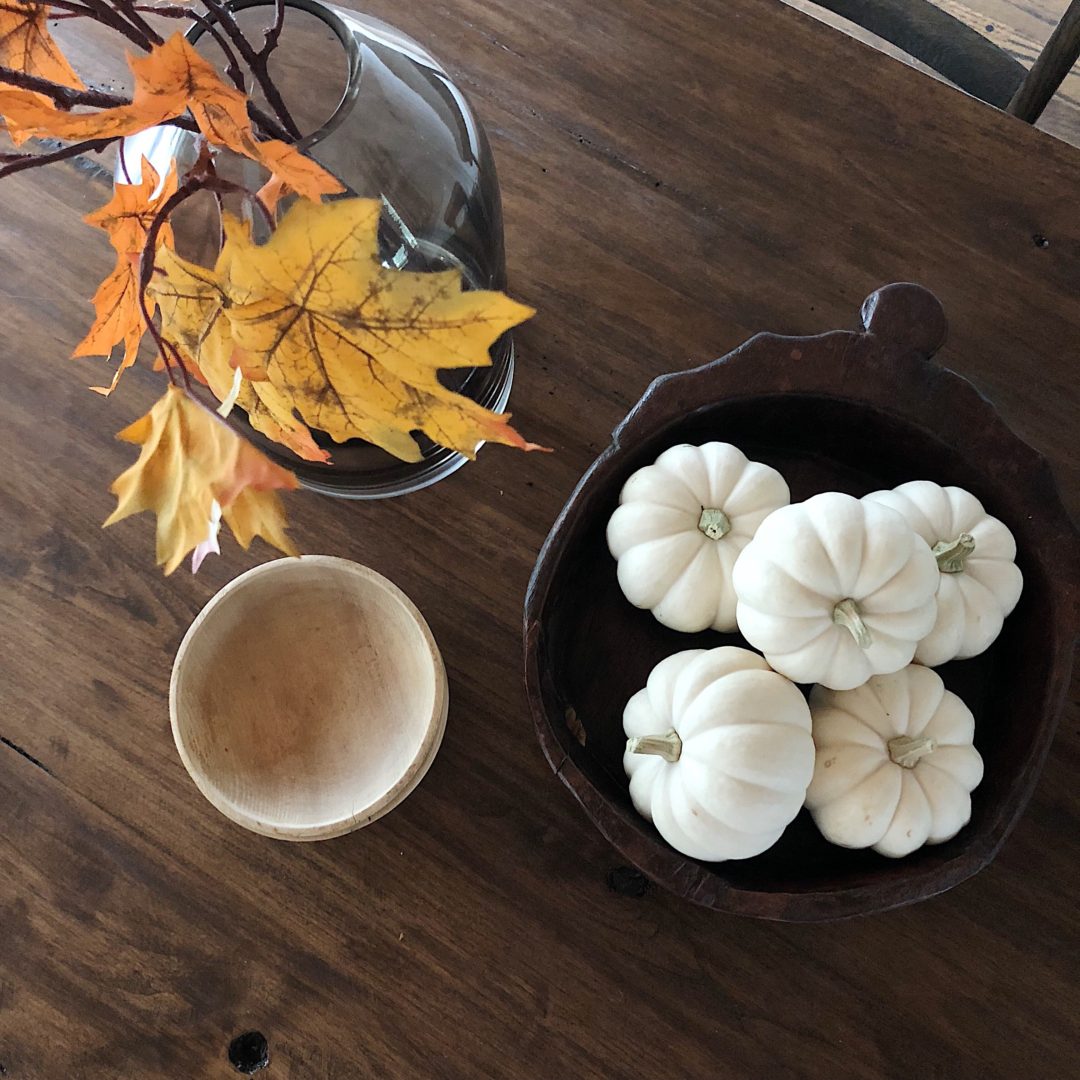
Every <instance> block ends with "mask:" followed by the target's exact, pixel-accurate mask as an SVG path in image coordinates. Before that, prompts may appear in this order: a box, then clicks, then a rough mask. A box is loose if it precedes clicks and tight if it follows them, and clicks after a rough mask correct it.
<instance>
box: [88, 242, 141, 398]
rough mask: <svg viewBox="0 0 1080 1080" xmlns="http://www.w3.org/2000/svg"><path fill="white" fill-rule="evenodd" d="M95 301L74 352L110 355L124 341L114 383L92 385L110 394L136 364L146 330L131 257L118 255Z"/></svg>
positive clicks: (137, 275) (98, 390)
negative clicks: (91, 316)
mask: <svg viewBox="0 0 1080 1080" xmlns="http://www.w3.org/2000/svg"><path fill="white" fill-rule="evenodd" d="M93 304H94V312H95V318H94V322H93V325H92V326H91V327H90V329H89V331H88V332H87V334H86V337H84V338H83V339H82V341H80V342H79V344H78V345H76V346H75V351H74V352H73V353H72V354H71V355H72V356H73V357H76V356H109V355H110V354H111V353H112V351H113V349H114V348H115V347H116V346H117V345H119V344H120V343H121V342H122V343H123V345H124V354H123V357H122V358H121V360H120V365H119V366H118V367H117V369H116V371H115V372H114V373H113V378H112V382H111V383H110V384H109V385H108V386H92V387H91V388H90V389H91V390H93V391H94V392H95V393H98V394H102V395H104V396H105V397H108V396H109V394H111V393H112V392H113V390H115V389H116V384H117V382H119V380H120V376H121V375H122V374H123V373H124V372H125V371H126V370H127V369H128V368H129V367H131V365H132V364H134V363H135V358H136V357H137V356H138V355H139V343H140V342H141V341H142V337H143V331H144V330H145V329H146V326H145V323H144V321H143V314H142V308H141V307H140V306H139V271H138V269H137V267H135V266H134V265H133V264H132V262H131V260H130V258H128V256H126V255H118V256H117V259H116V265H115V266H114V267H113V269H112V272H111V273H110V274H109V276H108V277H107V278H106V279H105V280H104V281H103V282H102V283H101V284H100V285H99V286H98V290H97V292H96V293H94V299H93ZM151 311H152V309H151Z"/></svg>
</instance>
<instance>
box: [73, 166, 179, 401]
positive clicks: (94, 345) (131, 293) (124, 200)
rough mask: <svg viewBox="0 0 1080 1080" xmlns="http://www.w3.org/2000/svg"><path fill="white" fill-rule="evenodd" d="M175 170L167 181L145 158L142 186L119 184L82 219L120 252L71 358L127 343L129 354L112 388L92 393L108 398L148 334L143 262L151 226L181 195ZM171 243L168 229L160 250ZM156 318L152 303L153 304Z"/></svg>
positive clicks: (105, 353) (100, 353) (162, 233)
mask: <svg viewBox="0 0 1080 1080" xmlns="http://www.w3.org/2000/svg"><path fill="white" fill-rule="evenodd" d="M176 183H177V180H176V169H175V167H173V168H172V169H170V170H169V173H168V175H167V176H166V177H165V180H164V182H162V181H161V178H160V177H159V176H158V174H157V172H156V171H155V169H154V167H153V166H152V165H151V164H150V162H149V161H147V160H146V158H143V160H142V173H141V175H140V178H139V183H137V184H117V185H116V186H115V187H114V189H113V195H112V198H111V199H110V200H109V201H108V202H107V203H106V204H105V205H104V206H103V207H101V208H100V209H99V210H95V211H94V212H93V213H92V214H88V215H87V216H86V217H85V218H84V219H83V220H84V221H86V222H87V224H89V225H93V226H95V227H96V228H99V229H103V230H104V231H105V232H106V233H108V235H109V241H110V243H111V244H112V246H113V248H114V249H115V251H116V265H115V266H114V267H113V269H112V272H111V273H110V274H109V276H108V277H107V278H106V279H105V280H104V281H103V282H102V283H101V285H100V286H99V287H98V290H97V292H96V293H95V294H94V299H93V304H94V311H95V318H94V322H93V324H92V325H91V327H90V329H89V331H88V332H87V334H86V337H84V338H83V340H82V341H80V342H79V344H78V345H76V346H75V351H74V352H73V353H72V356H77V357H78V356H109V355H110V354H111V353H112V351H113V349H114V348H115V347H116V346H117V345H119V344H121V343H123V346H124V353H123V356H122V358H121V360H120V364H119V366H118V367H117V369H116V371H115V372H114V373H113V378H112V382H111V383H110V385H109V386H107V387H105V386H92V387H91V388H90V389H91V390H94V391H95V392H96V393H99V394H103V395H105V396H106V397H108V395H109V394H111V393H112V392H113V390H115V389H116V384H117V383H118V382H119V380H120V376H121V375H123V373H124V372H125V371H126V370H127V369H128V368H129V367H131V365H132V364H134V363H135V359H136V357H137V356H138V354H139V343H140V342H141V341H142V338H143V333H144V332H145V330H146V324H145V320H144V318H143V313H142V308H141V307H140V305H139V258H140V256H141V254H142V250H143V247H144V246H145V245H146V236H147V232H148V230H149V228H150V224H151V222H152V221H153V219H154V216H155V215H156V214H157V212H158V210H160V208H161V207H162V206H163V205H164V204H165V202H166V201H167V200H168V199H169V198H170V197H171V196H172V194H173V193H174V192H175V191H176ZM171 243H172V229H171V227H170V226H168V225H166V226H165V227H164V228H162V229H161V230H160V232H159V233H158V245H159V249H160V247H161V246H162V245H167V244H171ZM148 309H149V311H150V313H151V314H153V304H152V303H149V304H148Z"/></svg>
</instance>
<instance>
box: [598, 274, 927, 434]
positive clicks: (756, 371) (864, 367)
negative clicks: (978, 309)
mask: <svg viewBox="0 0 1080 1080" xmlns="http://www.w3.org/2000/svg"><path fill="white" fill-rule="evenodd" d="M947 334H948V323H947V322H946V319H945V312H944V310H943V309H942V306H941V304H940V302H939V301H938V299H937V297H936V296H934V294H933V293H932V292H930V291H929V289H925V288H923V287H922V286H921V285H915V284H913V283H911V282H906V281H901V282H894V283H893V284H891V285H884V286H882V287H881V288H880V289H878V290H876V291H875V292H873V293H871V294H870V295H869V296H868V297H867V298H866V300H865V301H863V305H862V329H861V330H857V331H852V330H836V331H833V332H831V333H828V334H819V335H816V336H814V337H784V336H780V335H777V334H757V335H756V336H755V337H752V338H751V339H750V340H749V341H747V342H745V343H744V344H742V345H740V346H739V347H738V348H737V349H735V350H734V351H733V352H730V353H728V354H727V355H726V356H721V357H720V358H719V359H718V360H712V361H710V362H709V363H707V364H702V365H701V366H700V367H696V368H691V369H689V370H687V371H676V372H672V373H670V374H668V375H661V376H660V377H659V378H657V379H654V380H653V381H652V383H650V384H649V386H648V388H647V389H646V391H645V393H644V394H643V395H642V397H641V400H640V401H638V403H637V404H636V405H635V406H634V407H633V408H632V409H631V410H630V412H629V413H627V415H626V417H625V419H624V420H623V421H622V423H621V424H620V425H619V426H618V427H617V428H616V429H615V431H614V432H613V433H612V443H613V446H614V447H618V446H619V445H620V443H632V442H636V441H640V440H642V439H645V438H647V437H648V436H649V435H651V434H652V433H653V432H655V431H656V430H657V429H658V428H659V427H662V426H663V425H664V424H665V423H668V422H671V421H674V420H679V419H681V418H682V417H684V416H687V415H689V414H690V413H691V412H693V411H694V410H695V409H697V408H700V407H701V406H702V403H704V402H709V401H715V400H718V399H721V398H724V397H728V396H732V395H742V394H753V393H756V392H757V393H766V392H771V393H775V392H777V391H780V392H792V391H801V392H803V393H825V394H828V393H831V392H833V391H835V390H836V389H837V388H839V387H843V388H844V391H845V393H847V394H848V395H850V396H853V397H860V398H863V399H864V400H867V401H870V402H873V401H874V399H875V398H876V397H877V396H878V394H879V392H880V389H881V387H882V386H883V385H884V383H885V382H888V381H891V380H892V379H893V378H902V379H905V380H914V381H920V380H921V381H922V382H926V381H927V379H926V377H925V376H926V372H927V371H929V370H932V371H937V370H938V368H937V365H936V363H933V362H931V359H930V358H931V357H932V356H933V355H934V353H936V352H937V351H938V349H940V348H941V346H942V345H944V344H945V338H946V336H947ZM856 339H861V340H862V342H863V343H864V345H865V346H866V347H865V348H861V349H860V350H859V354H860V355H859V358H857V359H856V358H855V357H853V356H852V355H851V354H849V349H848V346H849V344H850V343H851V342H852V341H853V340H856ZM871 354H872V355H874V356H877V357H879V358H883V363H884V364H885V368H886V369H887V373H888V377H887V378H886V377H885V372H884V371H883V369H882V368H881V367H878V366H875V365H874V364H872V363H868V362H867V358H868V357H869V356H870V355H871ZM905 361H906V362H905ZM893 392H894V391H893V390H891V389H890V390H888V391H887V392H886V394H887V396H888V395H891V394H892V393H893Z"/></svg>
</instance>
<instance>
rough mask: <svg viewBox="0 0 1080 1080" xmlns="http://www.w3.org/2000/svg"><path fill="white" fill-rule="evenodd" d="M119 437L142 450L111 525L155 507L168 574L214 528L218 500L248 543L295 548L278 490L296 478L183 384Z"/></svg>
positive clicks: (125, 476) (160, 555)
mask: <svg viewBox="0 0 1080 1080" xmlns="http://www.w3.org/2000/svg"><path fill="white" fill-rule="evenodd" d="M118 438H121V439H123V440H124V441H125V442H130V443H134V444H136V445H137V446H140V447H141V450H140V452H139V457H138V460H137V461H136V462H135V464H134V465H132V466H131V467H130V468H129V469H127V470H126V471H125V472H124V473H122V474H121V475H120V476H119V477H117V479H116V480H115V481H114V482H113V485H112V487H111V488H110V490H111V491H112V493H113V494H114V495H116V497H117V505H116V509H115V510H114V511H113V512H112V513H111V514H110V515H109V517H108V519H107V520H106V521H105V525H112V524H114V523H115V522H117V521H122V520H123V519H124V518H126V517H129V516H130V515H132V514H137V513H140V512H141V511H143V510H151V511H153V512H154V514H156V515H157V561H158V565H159V566H163V567H164V568H165V573H166V574H171V573H172V572H173V571H174V570H175V569H176V568H177V566H179V565H180V563H181V562H182V561H183V559H184V557H185V556H186V555H187V554H188V553H189V552H191V551H194V550H195V549H196V548H198V547H199V546H200V545H201V544H204V542H205V541H206V540H207V537H208V536H209V535H211V534H212V528H213V524H214V521H215V510H214V504H215V503H216V504H217V506H218V508H219V510H220V513H221V516H222V517H223V518H224V519H225V521H226V522H227V523H228V524H229V526H230V528H231V529H232V530H233V533H234V535H235V536H236V538H237V540H238V541H239V543H240V544H241V545H242V546H243V547H245V548H246V547H247V546H248V545H249V544H250V543H251V541H252V539H253V538H254V537H255V536H262V537H263V538H264V539H266V540H267V541H268V542H269V543H271V544H273V545H274V546H275V547H277V548H278V549H279V550H280V551H283V552H285V554H286V555H296V554H297V551H296V548H295V546H294V545H293V543H292V542H291V541H290V540H289V539H288V537H287V536H286V535H285V531H284V529H285V516H284V511H283V509H282V507H281V502H280V499H279V497H278V495H277V491H278V490H281V489H284V490H291V489H294V488H296V487H297V486H298V484H297V479H296V477H295V476H293V474H292V473H290V472H288V471H287V470H286V469H282V468H281V467H280V466H278V465H275V464H274V463H273V462H272V461H271V460H270V459H269V458H268V457H266V455H265V454H262V453H260V452H259V451H258V450H256V449H255V447H254V446H252V445H251V444H250V443H249V442H246V441H245V440H244V439H242V438H241V437H240V436H239V435H237V434H236V432H235V431H233V430H232V428H230V427H229V426H228V425H227V424H226V423H225V422H224V421H223V420H221V419H220V418H219V417H217V416H215V415H214V414H213V413H212V412H211V411H210V410H209V409H207V408H206V407H205V406H203V405H201V404H199V402H197V401H195V400H194V399H193V398H191V397H189V396H188V395H187V394H186V393H185V392H184V391H183V390H181V389H179V388H178V387H176V386H170V387H168V389H167V390H166V391H165V395H164V397H162V398H160V399H159V400H158V401H157V402H156V403H155V404H154V406H153V408H152V409H151V410H150V411H149V412H148V413H147V414H146V415H145V416H143V417H142V418H140V419H139V420H136V421H135V423H133V424H131V425H130V426H129V427H127V428H125V429H124V430H123V431H121V432H120V434H119V436H118Z"/></svg>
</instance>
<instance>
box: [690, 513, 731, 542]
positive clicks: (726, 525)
mask: <svg viewBox="0 0 1080 1080" xmlns="http://www.w3.org/2000/svg"><path fill="white" fill-rule="evenodd" d="M697 527H698V528H699V529H700V530H701V531H702V532H703V533H704V534H705V535H706V536H707V537H708V538H709V539H710V540H721V539H723V538H724V537H725V536H727V534H728V533H729V532H731V520H730V519H729V518H728V516H727V514H725V513H724V511H723V510H721V509H720V508H719V507H717V506H703V507H702V508H701V517H699V518H698V523H697Z"/></svg>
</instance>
